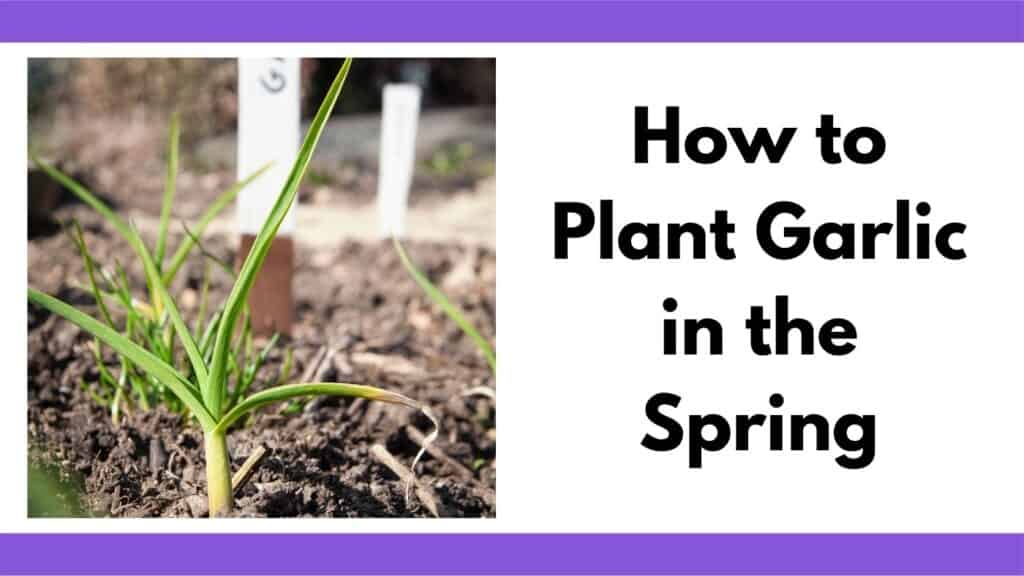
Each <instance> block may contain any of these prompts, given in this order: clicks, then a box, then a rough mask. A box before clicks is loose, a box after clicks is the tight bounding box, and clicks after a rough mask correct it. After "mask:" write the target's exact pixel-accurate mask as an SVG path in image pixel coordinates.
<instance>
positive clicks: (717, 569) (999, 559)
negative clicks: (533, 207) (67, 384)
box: [0, 534, 1024, 575]
mask: <svg viewBox="0 0 1024 576" xmlns="http://www.w3.org/2000/svg"><path fill="white" fill-rule="evenodd" d="M0 550H2V551H3V552H2V553H0V574H88V575H91V574H111V575H120V574H140V575H146V574H253V575H272V574H296V575H306V574H455V575H461V574H554V575H559V574H978V575H982V574H1022V573H1024V564H1022V554H1024V536H1022V535H1012V534H1009V535H994V534H974V535H967V534H947V535H941V534H932V535H923V534H903V535H899V534H876V535H868V534H858V535H854V534H846V535H843V534H819V535H811V534H791V535H782V534H775V535H770V534H756V535H755V534H732V535H726V534H702V535H700V534H694V535H683V534H629V535H627V534H603V535H601V534H589V535H583V534H472V535H471V534H418V535H413V534H392V535H385V534H351V535H342V534H316V535H314V534H291V535H284V534H249V535H242V534H218V535H214V534H160V535H158V534H146V535H143V534H130V535H129V534H106V535H102V534H78V535H71V534H53V535H42V534H19V535H2V536H0Z"/></svg>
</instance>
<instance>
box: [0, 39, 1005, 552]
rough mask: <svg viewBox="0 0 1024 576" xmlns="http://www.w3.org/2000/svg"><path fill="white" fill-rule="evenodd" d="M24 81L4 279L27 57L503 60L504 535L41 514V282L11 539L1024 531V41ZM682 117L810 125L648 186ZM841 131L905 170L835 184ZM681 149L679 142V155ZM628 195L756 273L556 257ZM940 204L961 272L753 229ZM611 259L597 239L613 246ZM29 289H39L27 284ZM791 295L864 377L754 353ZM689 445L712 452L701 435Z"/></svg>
mask: <svg viewBox="0 0 1024 576" xmlns="http://www.w3.org/2000/svg"><path fill="white" fill-rule="evenodd" d="M3 50H4V55H3V58H2V59H0V77H2V78H4V79H5V80H6V86H5V87H4V90H2V91H0V126H3V128H4V130H3V131H2V132H0V187H2V189H3V190H7V191H8V195H7V198H8V200H7V201H8V202H9V203H11V206H10V207H9V208H8V209H6V210H4V211H2V216H0V217H2V218H4V219H5V221H4V222H2V226H0V230H3V234H5V236H6V238H5V239H6V241H5V242H4V243H3V247H4V248H3V250H4V260H5V263H6V265H7V266H8V267H9V269H10V270H15V271H16V270H22V269H24V266H25V256H24V241H25V240H24V238H25V230H24V222H25V218H24V214H25V206H24V204H23V203H24V201H25V200H24V193H22V192H20V191H22V190H24V185H25V181H24V178H25V177H24V166H25V109H26V99H25V77H26V72H25V60H24V57H25V56H27V55H33V56H43V55H49V56H65V55H71V54H73V55H76V56H124V55H129V54H131V55H139V56H147V55H148V56H177V55H181V56H185V55H195V56H198V55H202V56H237V55H246V56H327V55H331V56H339V55H356V56H496V57H497V58H498V141H499V144H498V155H499V158H498V166H499V170H498V190H499V192H498V203H499V208H498V223H497V225H498V251H499V255H500V257H499V260H498V262H499V284H498V290H499V301H500V306H499V309H500V317H499V320H498V324H499V325H500V327H501V330H500V334H501V338H500V350H501V355H502V365H501V371H500V375H499V380H500V381H501V386H500V389H501V391H500V403H499V404H500V410H499V426H498V429H499V438H500V444H501V450H500V454H501V459H500V465H499V487H498V519H496V520H440V521H422V520H277V521H259V520H231V521H216V522H209V521H197V520H173V521H172V520H152V521H135V522H124V521H111V520H107V521H104V520H78V521H59V520H32V521H28V520H26V519H25V496H24V495H25V485H24V484H25V473H24V464H25V442H26V437H25V418H26V416H25V389H24V387H23V384H22V382H23V380H22V376H21V375H22V374H24V366H25V357H24V354H25V349H26V347H25V328H24V327H25V321H24V313H25V312H24V311H25V304H23V300H22V298H24V296H23V294H24V292H23V291H24V286H23V280H11V281H9V282H7V283H5V284H3V285H2V286H0V290H2V293H0V306H2V307H3V310H2V311H3V313H4V314H3V316H4V317H5V318H8V319H10V322H9V324H8V326H6V328H5V329H4V344H5V345H4V346H3V348H2V350H0V351H2V354H4V357H3V360H4V364H3V365H4V366H6V368H7V371H8V373H9V374H11V375H12V377H11V379H10V381H9V382H8V383H7V384H8V385H7V386H5V387H4V388H3V390H4V391H3V392H0V394H3V397H2V402H0V461H2V462H4V463H5V465H4V469H5V470H6V473H5V474H4V475H2V476H0V529H3V530H10V531H26V530H31V531H51V530H54V531H56V530H63V531H67V530H76V531H77V530H83V531H84V530H95V531H142V530H147V531H178V530H204V531H295V530H302V531H377V532H389V531H403V532H407V531H616V532H622V531H632V532H648V531H686V532H698V531H715V532H733V531H737V532H747V531H771V532H775V531H799V532H818V531H879V532H900V531H956V532H965V531H983V532H988V531H1018V532H1019V531H1022V530H1024V497H1022V496H1021V493H1020V487H1021V486H1022V485H1024V450H1022V440H1024V425H1022V423H1024V388H1022V386H1021V375H1020V372H1019V369H1020V364H1019V360H1018V358H1019V354H1020V351H1021V350H1024V332H1022V330H1021V326H1022V325H1024V314H1022V307H1021V306H1020V304H1019V301H1018V298H1019V297H1020V296H1021V295H1022V294H1024V283H1022V280H1021V276H1020V268H1021V266H1020V261H1019V248H1018V247H1019V246H1021V245H1022V243H1024V241H1022V239H1021V238H1020V237H1019V235H1018V234H1017V231H1018V230H1019V229H1020V226H1019V215H1020V214H1021V211H1022V208H1024V200H1022V195H1021V192H1022V182H1024V178H1022V174H1021V172H1022V166H1024V140H1022V139H1021V137H1020V135H1021V133H1022V132H1024V107H1022V105H1021V103H1022V102H1024V74H1022V73H1021V71H1022V62H1024V47H1022V46H1014V45H956V46H949V45H686V46H676V45H642V46H641V45H615V46H606V45H582V46H572V45H428V46H417V45H404V46H402V45H359V46H351V45H345V46H326V45H308V46H293V45H289V46H281V45H277V46H255V45H247V46H227V45H214V46H173V45H149V46H134V47H125V46H103V45H83V46H15V47H12V46H5V47H4V48H3ZM636 105H648V106H651V107H652V119H653V122H654V123H655V124H656V125H657V124H660V122H661V118H662V116H661V113H660V110H661V108H662V107H663V106H666V105H678V106H680V108H681V113H680V116H681V124H682V126H683V127H684V128H686V127H696V126H701V125H711V126H717V127H720V128H722V129H724V128H726V127H729V126H742V127H748V128H751V129H752V128H754V127H756V126H765V127H769V128H771V129H772V131H773V133H777V130H778V129H779V128H781V127H782V126H797V127H798V131H797V134H796V137H795V139H794V141H793V143H792V145H791V146H790V148H789V151H788V153H787V154H786V157H785V159H784V160H783V162H782V163H781V164H778V165H770V164H767V163H759V164H756V165H746V164H743V163H742V162H741V161H739V160H738V158H737V157H736V155H735V153H730V154H729V155H728V157H727V158H726V160H723V161H722V162H721V163H719V164H717V165H713V166H698V165H694V164H688V163H686V162H685V160H684V162H683V163H681V164H679V165H666V164H662V163H660V162H657V160H659V159H660V158H661V152H658V151H656V152H655V153H654V155H653V156H652V160H654V162H653V163H652V164H650V165H645V166H641V165H635V164H633V136H632V134H633V107H634V106H636ZM819 114H834V115H835V116H836V120H837V123H838V124H839V125H840V126H841V127H844V128H847V129H849V128H852V127H854V126H857V125H871V126H874V127H876V128H878V129H880V130H881V131H882V132H883V133H884V134H885V136H886V139H887V142H888V151H887V154H886V156H885V158H883V159H882V160H881V161H880V162H878V163H877V164H874V165H869V166H858V165H853V164H850V163H844V164H842V165H840V166H830V165H826V164H824V163H823V162H821V161H820V159H819V157H818V154H817V147H816V146H817V140H816V139H815V138H814V137H813V136H814V135H813V129H814V127H815V125H816V123H817V120H818V116H819ZM657 148H658V147H657V146H656V147H655V149H657ZM601 198H611V199H614V200H615V205H616V219H617V220H618V221H620V222H625V221H629V220H644V221H651V222H670V221H689V220H696V221H701V222H708V221H710V218H711V216H712V214H713V211H714V210H715V209H728V210H729V213H730V216H731V219H732V221H733V222H734V223H736V226H737V231H736V233H735V234H734V239H733V246H734V248H735V249H736V252H737V256H738V257H737V260H735V261H731V262H720V261H716V260H714V259H711V260H708V261H704V262H691V261H688V260H683V261H662V262H632V261H627V260H625V259H624V258H617V259H616V260H613V261H600V260H599V259H598V258H597V241H596V239H594V240H584V241H574V242H573V243H571V244H570V258H569V259H568V260H566V261H555V260H554V258H553V245H554V242H553V205H554V202H555V201H559V200H566V201H569V200H571V201H585V202H588V203H592V204H593V205H594V206H595V207H596V204H597V201H598V200H599V199H601ZM897 198H907V199H911V200H914V201H920V200H927V201H928V202H930V203H931V205H932V214H931V216H929V217H928V221H930V222H932V223H933V225H936V224H941V223H944V222H946V221H952V220H958V221H962V222H965V223H966V224H967V233H966V236H965V237H964V240H963V245H964V247H965V248H966V250H967V254H968V258H967V259H966V260H964V261H960V262H947V261H943V260H941V259H933V260H930V261H924V262H914V261H904V262H898V261H896V260H895V258H894V256H893V253H892V251H891V244H886V245H885V246H886V247H887V248H888V249H887V248H883V249H882V250H881V251H880V258H879V259H877V260H875V261H854V262H842V261H839V262H826V261H821V260H818V259H816V258H815V257H814V256H813V255H809V256H806V257H804V258H801V259H798V260H795V261H790V262H779V261H775V260H772V259H770V258H769V257H767V256H765V255H764V254H762V253H761V252H760V250H759V249H758V247H757V245H756V243H755V241H754V235H753V226H754V222H755V220H756V217H757V214H758V213H759V211H760V210H761V209H762V208H763V207H764V206H766V205H768V204H769V203H771V202H773V201H775V200H783V199H786V200H792V201H796V202H799V203H801V204H802V205H803V206H804V207H805V208H807V209H808V213H807V214H806V215H805V217H804V220H806V221H807V222H809V223H820V222H823V221H826V220H839V221H850V222H872V221H891V220H892V219H893V218H894V217H895V200H896V199H897ZM595 238H596V236H595ZM12 278H23V276H18V275H15V276H12ZM776 294H788V295H790V303H791V310H792V313H793V314H796V315H800V316H803V317H806V318H809V319H811V320H813V321H815V322H818V323H820V322H823V321H824V320H826V319H828V318H832V317H835V316H841V317H845V318H848V319H850V320H851V321H852V322H854V323H855V324H856V326H857V329H858V333H859V338H858V340H857V344H858V346H857V350H856V351H855V352H854V353H853V354H852V355H849V356H846V357H829V356H827V355H824V354H821V353H819V354H818V355H815V356H814V357H801V356H799V355H793V356H789V357H771V358H767V357H756V356H754V355H753V354H751V353H750V352H749V351H748V349H747V347H746V341H745V339H746V334H745V331H744V330H743V319H744V317H745V315H746V313H747V311H748V307H749V306H750V305H754V304H763V305H770V304H771V303H772V300H773V298H774V296H775V295H776ZM667 296H672V297H675V298H676V299H677V300H678V301H679V303H680V306H679V310H678V311H677V313H676V317H678V318H683V317H684V316H693V317H700V316H713V317H716V318H718V319H719V320H721V321H722V323H723V325H724V326H725V329H726V348H725V352H726V353H725V355H723V356H721V357H684V356H678V357H664V356H662V355H661V353H660V350H661V344H660V334H661V332H660V330H661V320H662V318H663V317H664V316H665V314H664V313H663V312H662V310H661V301H662V299H663V298H665V297H667ZM660 391H665V392H673V393H676V394H680V395H681V396H683V402H682V404H681V405H680V407H679V409H678V410H675V411H674V412H673V413H674V414H676V415H678V416H680V417H685V415H687V414H691V413H694V414H704V413H721V414H723V415H726V416H728V417H731V416H733V415H735V414H747V413H758V412H766V411H770V410H769V408H768V403H767V398H768V396H769V395H770V394H771V393H772V392H781V393H783V394H784V395H785V397H786V406H785V407H784V408H783V409H782V410H781V412H783V413H787V414H788V413H790V412H798V413H821V414H823V415H825V416H827V417H829V418H830V419H833V420H834V419H835V418H838V417H839V416H840V415H842V414H845V413H848V412H853V413H870V414H875V415H876V417H877V431H876V445H877V446H876V448H877V449H876V452H877V455H876V458H875V461H874V462H873V463H872V464H871V465H870V466H869V467H868V468H866V469H864V470H857V471H851V470H845V469H842V468H840V467H839V466H837V465H836V463H835V462H834V457H835V456H837V455H838V454H839V452H838V451H835V450H833V452H832V453H830V454H829V453H819V452H814V451H804V452H790V451H786V452H781V453H779V452H769V451H768V450H767V449H766V446H765V444H764V438H763V436H762V437H760V439H757V438H755V440H754V441H753V445H752V450H751V451H750V452H746V453H743V452H735V451H734V450H732V449H731V448H730V449H729V450H727V451H723V452H720V453H717V454H710V455H707V456H706V458H705V461H704V468H703V469H701V470H691V469H689V468H688V467H687V456H686V453H685V450H684V449H680V450H677V451H675V452H670V453H661V454H656V453H652V452H649V451H647V450H646V449H644V448H642V447H641V446H640V440H641V438H642V437H643V435H644V434H645V433H647V432H652V433H658V432H659V431H658V430H657V429H655V428H654V427H653V426H652V425H650V424H649V423H648V422H647V421H646V418H645V416H644V403H645V402H646V400H647V398H648V397H649V396H650V395H651V394H653V393H656V392H660ZM687 434H689V430H687Z"/></svg>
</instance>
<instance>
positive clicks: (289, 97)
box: [238, 58, 301, 236]
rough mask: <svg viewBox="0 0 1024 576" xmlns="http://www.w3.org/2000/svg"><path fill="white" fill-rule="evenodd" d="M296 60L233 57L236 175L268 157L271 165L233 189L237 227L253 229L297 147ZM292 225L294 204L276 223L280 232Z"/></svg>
mask: <svg viewBox="0 0 1024 576" xmlns="http://www.w3.org/2000/svg"><path fill="white" fill-rule="evenodd" d="M299 84H300V82H299V60H298V59H295V58H290V59H285V58H262V59H239V61H238V179H239V180H241V179H243V178H245V177H247V176H249V175H250V174H252V173H253V172H255V171H256V170H258V169H259V168H260V167H262V166H263V165H264V164H266V163H267V162H274V163H275V164H274V166H273V167H272V168H271V169H270V170H268V171H267V173H266V174H264V175H262V176H260V177H259V178H257V179H256V180H255V181H254V182H253V183H252V184H249V185H248V186H246V187H245V188H244V189H243V190H242V191H241V192H240V193H239V195H238V228H239V231H240V232H241V233H242V234H253V235H255V234H258V233H259V231H260V227H261V226H262V225H263V220H264V219H265V218H266V217H267V214H268V213H270V209H271V208H272V207H273V206H274V201H275V200H276V199H277V195H278V194H280V192H281V187H282V186H284V183H285V180H287V179H288V172H289V170H290V169H291V165H292V162H293V161H294V160H295V156H296V155H297V154H298V151H299V139H300V138H301V134H300V133H299V113H300V110H299V95H300V86H299ZM294 230H295V210H291V211H289V212H288V216H287V217H286V218H285V219H284V222H283V223H282V224H281V230H280V232H278V234H279V235H287V236H291V234H292V232H294Z"/></svg>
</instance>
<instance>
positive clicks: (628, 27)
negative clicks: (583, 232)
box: [0, 0, 1024, 42]
mask: <svg viewBox="0 0 1024 576" xmlns="http://www.w3.org/2000/svg"><path fill="white" fill-rule="evenodd" d="M0 41H5V42H748V41H750V42H753V41H766V42H782V41H789V42H819V41H820V42H878V41H892V42H1017V41H1024V8H1022V2H1021V0H860V1H857V0H788V1H787V0H719V1H689V2H687V1H681V0H632V1H629V0H548V1H543V0H542V1H538V0H392V1H375V2H371V1H365V0H363V1H356V2H336V1H330V0H291V1H289V0H209V1H170V0H149V1H139V2H127V1H118V0H49V1H40V0H6V1H0Z"/></svg>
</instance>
